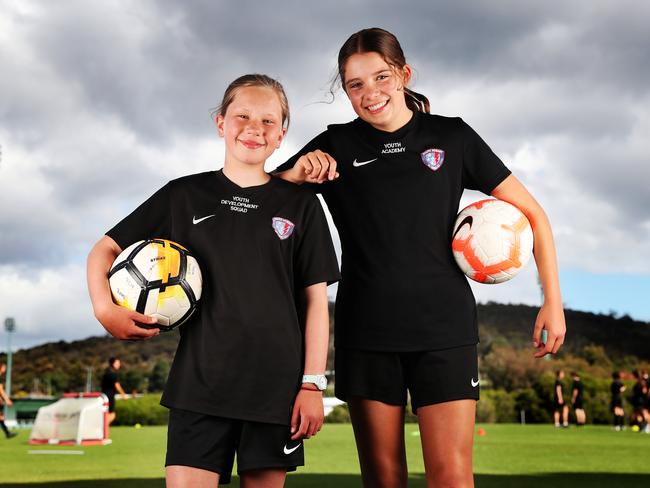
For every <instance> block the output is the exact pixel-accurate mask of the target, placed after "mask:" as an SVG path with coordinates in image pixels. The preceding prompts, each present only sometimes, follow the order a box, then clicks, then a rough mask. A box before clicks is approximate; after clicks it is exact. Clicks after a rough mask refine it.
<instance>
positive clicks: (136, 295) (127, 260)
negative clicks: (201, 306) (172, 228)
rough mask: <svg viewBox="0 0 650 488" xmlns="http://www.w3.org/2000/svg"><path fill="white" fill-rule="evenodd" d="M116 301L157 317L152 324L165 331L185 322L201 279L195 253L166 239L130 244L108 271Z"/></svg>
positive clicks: (198, 290)
mask: <svg viewBox="0 0 650 488" xmlns="http://www.w3.org/2000/svg"><path fill="white" fill-rule="evenodd" d="M108 281H109V284H110V287H111V293H112V295H113V300H114V301H115V303H117V304H118V305H121V306H123V307H126V308H128V309H129V310H135V311H137V312H140V313H143V314H145V315H150V316H153V317H156V318H157V319H158V323H157V324H156V325H154V326H152V327H158V328H160V330H161V331H167V330H171V329H174V328H175V327H178V326H179V325H181V324H182V323H184V322H185V321H186V320H187V319H188V318H189V317H190V316H191V315H192V313H194V311H195V310H196V307H197V304H198V300H199V298H201V291H202V289H203V279H202V276H201V269H200V268H199V264H198V263H197V261H196V259H195V258H194V256H192V255H191V254H190V252H189V251H188V250H187V249H185V248H184V247H183V246H181V245H180V244H177V243H175V242H173V241H169V240H167V239H147V240H144V241H138V242H136V243H134V244H131V245H130V246H129V247H127V248H126V249H125V250H124V251H122V252H121V253H120V255H119V256H118V257H117V258H116V259H115V262H114V263H113V266H112V267H111V270H110V271H109V273H108Z"/></svg>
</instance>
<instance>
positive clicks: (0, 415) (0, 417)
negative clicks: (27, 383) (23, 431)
mask: <svg viewBox="0 0 650 488" xmlns="http://www.w3.org/2000/svg"><path fill="white" fill-rule="evenodd" d="M6 371H7V365H6V364H4V363H1V364H0V428H1V429H2V431H3V432H4V433H5V436H6V437H7V439H11V438H12V437H16V436H17V435H18V434H17V433H16V432H11V431H10V430H9V429H7V426H6V425H5V413H4V406H5V405H8V406H12V405H13V402H12V401H11V398H9V396H8V395H7V392H6V391H5V387H4V385H3V381H1V380H2V377H3V376H4V374H5V372H6Z"/></svg>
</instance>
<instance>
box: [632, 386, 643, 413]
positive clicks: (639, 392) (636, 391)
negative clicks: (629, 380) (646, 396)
mask: <svg viewBox="0 0 650 488" xmlns="http://www.w3.org/2000/svg"><path fill="white" fill-rule="evenodd" d="M632 406H633V407H634V408H641V407H643V383H638V382H637V383H634V386H633V387H632Z"/></svg>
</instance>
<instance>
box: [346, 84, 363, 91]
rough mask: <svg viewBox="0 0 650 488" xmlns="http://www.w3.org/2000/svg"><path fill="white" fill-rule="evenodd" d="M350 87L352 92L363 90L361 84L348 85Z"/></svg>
mask: <svg viewBox="0 0 650 488" xmlns="http://www.w3.org/2000/svg"><path fill="white" fill-rule="evenodd" d="M348 87H349V88H350V89H351V90H356V89H357V88H361V83H350V84H349V85H348Z"/></svg>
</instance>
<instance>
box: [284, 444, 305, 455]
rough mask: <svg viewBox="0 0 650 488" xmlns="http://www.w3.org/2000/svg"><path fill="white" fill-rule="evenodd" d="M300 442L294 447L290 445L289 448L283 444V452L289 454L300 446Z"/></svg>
mask: <svg viewBox="0 0 650 488" xmlns="http://www.w3.org/2000/svg"><path fill="white" fill-rule="evenodd" d="M300 444H302V442H301V443H298V445H297V446H296V447H292V448H291V449H288V448H287V445H286V444H285V445H284V453H285V454H287V455H288V454H291V453H292V452H293V451H295V450H296V449H298V448H299V447H300Z"/></svg>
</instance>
